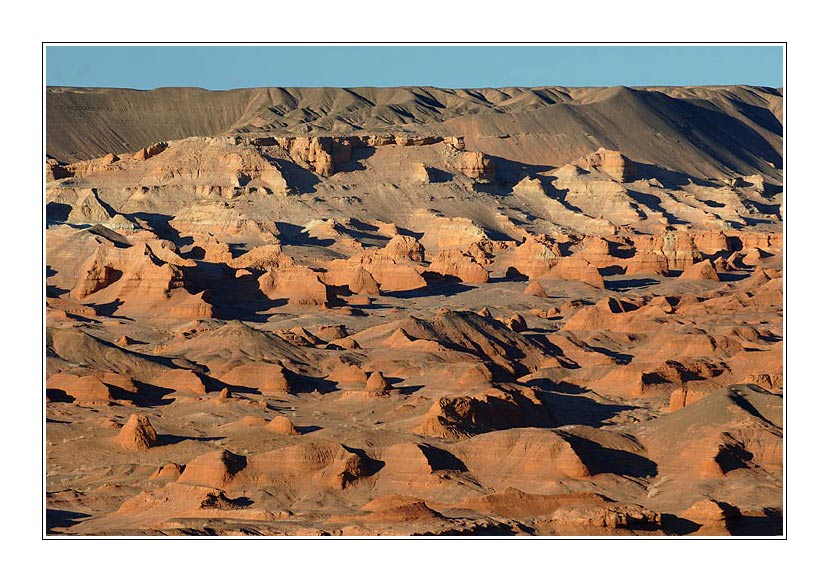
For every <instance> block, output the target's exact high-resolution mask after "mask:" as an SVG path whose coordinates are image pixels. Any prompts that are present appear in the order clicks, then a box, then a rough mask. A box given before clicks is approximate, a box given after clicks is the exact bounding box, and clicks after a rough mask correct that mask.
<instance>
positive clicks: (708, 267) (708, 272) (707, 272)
mask: <svg viewBox="0 0 830 583" xmlns="http://www.w3.org/2000/svg"><path fill="white" fill-rule="evenodd" d="M680 279H705V280H709V281H720V278H719V277H718V272H717V271H715V266H714V265H712V262H711V261H710V260H709V259H704V260H703V261H698V262H697V263H695V264H694V265H692V266H691V267H689V268H687V269H686V271H684V272H683V273H682V274H681V275H680Z"/></svg>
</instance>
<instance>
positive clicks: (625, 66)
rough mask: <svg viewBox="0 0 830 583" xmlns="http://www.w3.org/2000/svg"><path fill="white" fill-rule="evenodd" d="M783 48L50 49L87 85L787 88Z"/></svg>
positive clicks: (57, 67) (52, 65) (57, 81)
mask: <svg viewBox="0 0 830 583" xmlns="http://www.w3.org/2000/svg"><path fill="white" fill-rule="evenodd" d="M783 53H784V51H783V48H782V47H780V46H775V47H769V46H654V45H650V46H554V47H550V46H547V47H538V46H537V47H529V46H519V47H516V46H513V47H511V46H486V47H471V46H432V47H427V46H394V47H390V46H336V47H331V46H328V47H326V46H266V47H262V46H213V47H205V46H201V47H195V46H138V47H136V46H100V45H99V46H50V47H47V48H46V84H47V85H67V86H82V87H130V88H135V89H152V88H155V87H172V86H187V87H203V88H205V89H233V88H238V87H263V86H278V87H279V86H281V87H315V86H332V87H363V86H380V87H393V86H402V85H432V86H436V87H448V88H452V87H504V86H512V85H516V86H539V85H564V86H607V85H629V86H637V85H731V84H747V85H764V86H770V87H780V86H782V85H783V58H784V55H783Z"/></svg>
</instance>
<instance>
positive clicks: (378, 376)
mask: <svg viewBox="0 0 830 583" xmlns="http://www.w3.org/2000/svg"><path fill="white" fill-rule="evenodd" d="M391 388H392V385H391V384H389V381H388V380H386V378H385V377H384V376H383V373H381V372H380V371H375V372H373V373H372V374H371V375H370V376H369V380H367V381H366V390H367V391H369V392H370V393H374V394H380V395H385V394H388V393H389V389H391Z"/></svg>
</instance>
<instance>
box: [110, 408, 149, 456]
mask: <svg viewBox="0 0 830 583" xmlns="http://www.w3.org/2000/svg"><path fill="white" fill-rule="evenodd" d="M116 441H117V443H118V445H119V446H120V447H121V448H123V449H126V450H128V451H145V450H148V449H150V448H151V447H155V446H157V445H159V438H158V435H157V434H156V430H155V429H153V426H152V425H151V424H150V419H149V418H148V417H147V416H146V415H136V414H135V413H133V414H132V415H130V418H129V420H128V421H127V422H126V423H125V424H124V427H122V428H121V431H119V432H118V437H117V438H116Z"/></svg>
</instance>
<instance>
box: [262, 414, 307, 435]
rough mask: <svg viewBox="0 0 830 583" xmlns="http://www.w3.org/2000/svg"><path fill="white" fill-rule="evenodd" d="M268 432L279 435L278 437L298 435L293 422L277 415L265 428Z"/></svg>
mask: <svg viewBox="0 0 830 583" xmlns="http://www.w3.org/2000/svg"><path fill="white" fill-rule="evenodd" d="M265 428H266V429H267V430H268V431H273V432H274V433H279V434H280V435H300V432H299V431H298V430H297V427H296V426H295V425H294V422H293V421H291V419H289V418H288V417H285V416H283V415H277V416H276V417H274V418H273V419H271V421H270V422H269V423H268V425H266V426H265Z"/></svg>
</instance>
